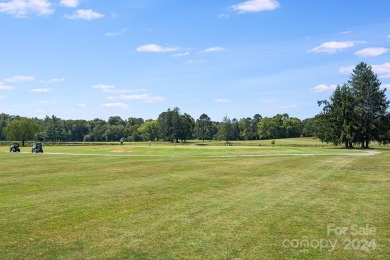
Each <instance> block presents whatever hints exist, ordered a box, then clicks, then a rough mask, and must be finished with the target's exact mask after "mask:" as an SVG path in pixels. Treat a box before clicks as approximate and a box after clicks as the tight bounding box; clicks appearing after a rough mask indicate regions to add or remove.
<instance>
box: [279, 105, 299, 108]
mask: <svg viewBox="0 0 390 260" xmlns="http://www.w3.org/2000/svg"><path fill="white" fill-rule="evenodd" d="M297 107H298V105H284V106H280V108H284V109H291V108H297Z"/></svg>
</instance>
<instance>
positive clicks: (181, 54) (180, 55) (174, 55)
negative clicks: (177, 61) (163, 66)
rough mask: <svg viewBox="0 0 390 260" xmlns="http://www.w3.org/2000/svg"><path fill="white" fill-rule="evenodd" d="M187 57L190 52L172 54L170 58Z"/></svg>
mask: <svg viewBox="0 0 390 260" xmlns="http://www.w3.org/2000/svg"><path fill="white" fill-rule="evenodd" d="M188 55H190V52H189V51H186V52H178V53H175V54H172V55H171V57H184V56H188Z"/></svg>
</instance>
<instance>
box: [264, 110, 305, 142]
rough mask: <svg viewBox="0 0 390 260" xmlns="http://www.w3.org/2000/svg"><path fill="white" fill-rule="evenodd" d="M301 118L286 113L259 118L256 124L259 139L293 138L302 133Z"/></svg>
mask: <svg viewBox="0 0 390 260" xmlns="http://www.w3.org/2000/svg"><path fill="white" fill-rule="evenodd" d="M302 129H303V125H302V122H301V120H299V119H298V118H295V117H290V116H289V115H288V114H277V115H276V116H274V117H272V118H269V117H265V118H263V119H261V120H260V121H259V122H258V124H257V130H258V134H259V138H260V139H272V138H293V137H299V136H301V134H302Z"/></svg>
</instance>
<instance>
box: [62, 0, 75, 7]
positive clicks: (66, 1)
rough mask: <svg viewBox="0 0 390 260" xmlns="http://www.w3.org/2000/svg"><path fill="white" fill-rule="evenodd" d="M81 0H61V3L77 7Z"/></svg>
mask: <svg viewBox="0 0 390 260" xmlns="http://www.w3.org/2000/svg"><path fill="white" fill-rule="evenodd" d="M79 3H80V0H61V1H60V4H61V5H63V6H66V7H77V6H78V5H79Z"/></svg>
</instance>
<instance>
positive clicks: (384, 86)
mask: <svg viewBox="0 0 390 260" xmlns="http://www.w3.org/2000/svg"><path fill="white" fill-rule="evenodd" d="M381 89H389V90H390V84H381Z"/></svg>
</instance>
